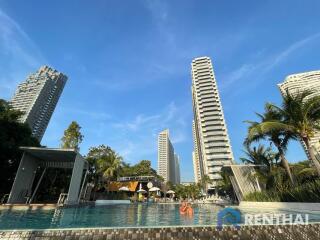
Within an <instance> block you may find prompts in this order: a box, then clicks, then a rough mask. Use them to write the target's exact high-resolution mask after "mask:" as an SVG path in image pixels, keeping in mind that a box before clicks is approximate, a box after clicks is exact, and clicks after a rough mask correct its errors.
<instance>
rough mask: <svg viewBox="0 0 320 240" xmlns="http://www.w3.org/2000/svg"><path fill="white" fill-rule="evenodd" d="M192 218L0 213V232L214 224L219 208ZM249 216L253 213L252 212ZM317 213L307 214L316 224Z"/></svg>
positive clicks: (136, 208) (122, 212)
mask: <svg viewBox="0 0 320 240" xmlns="http://www.w3.org/2000/svg"><path fill="white" fill-rule="evenodd" d="M193 209H194V215H193V216H187V215H180V212H179V205H178V204H147V203H143V204H128V205H109V206H99V207H82V208H63V209H56V210H27V211H21V210H19V211H13V210H10V211H9V210H4V211H0V229H31V228H32V229H37V228H38V229H48V228H77V227H130V226H131V227H134V226H170V225H171V226H173V225H174V226H177V225H215V224H216V222H217V213H218V211H219V210H221V207H219V206H215V205H209V204H203V205H193ZM252 213H253V212H252ZM319 220H320V214H319V213H317V214H309V221H310V222H314V221H317V222H319Z"/></svg>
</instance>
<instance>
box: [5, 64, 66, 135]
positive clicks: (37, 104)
mask: <svg viewBox="0 0 320 240" xmlns="http://www.w3.org/2000/svg"><path fill="white" fill-rule="evenodd" d="M67 79H68V78H67V76H65V75H64V74H62V73H60V72H58V71H56V70H54V69H52V68H50V67H48V66H43V67H41V68H40V69H39V70H38V71H37V72H36V73H34V74H31V75H30V76H28V78H27V79H26V81H24V82H22V83H21V84H19V86H18V88H17V90H16V92H15V94H14V96H13V98H12V100H11V101H10V104H11V106H12V107H13V108H14V109H17V110H20V111H22V112H23V116H22V117H21V119H20V121H21V122H23V123H25V122H26V123H28V125H29V126H30V128H31V131H32V135H33V136H35V137H36V138H37V139H38V140H39V141H41V139H42V137H43V135H44V132H45V130H46V128H47V126H48V124H49V121H50V118H51V116H52V114H53V111H54V109H55V107H56V105H57V102H58V100H59V98H60V95H61V93H62V90H63V88H64V86H65V83H66V81H67Z"/></svg>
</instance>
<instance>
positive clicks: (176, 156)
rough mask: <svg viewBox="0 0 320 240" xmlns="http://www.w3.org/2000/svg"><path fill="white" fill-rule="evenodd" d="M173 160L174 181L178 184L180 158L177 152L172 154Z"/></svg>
mask: <svg viewBox="0 0 320 240" xmlns="http://www.w3.org/2000/svg"><path fill="white" fill-rule="evenodd" d="M174 161H175V178H176V180H175V183H176V184H180V158H179V155H178V154H174Z"/></svg>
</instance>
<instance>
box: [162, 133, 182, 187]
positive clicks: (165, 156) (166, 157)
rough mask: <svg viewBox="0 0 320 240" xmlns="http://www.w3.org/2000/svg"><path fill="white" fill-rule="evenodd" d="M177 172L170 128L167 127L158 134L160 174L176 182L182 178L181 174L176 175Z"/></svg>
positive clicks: (165, 178)
mask: <svg viewBox="0 0 320 240" xmlns="http://www.w3.org/2000/svg"><path fill="white" fill-rule="evenodd" d="M179 171H180V170H179ZM176 172H177V166H176V158H175V154H174V148H173V146H172V143H171V141H170V137H169V129H166V130H163V131H162V132H160V133H159V135H158V174H159V175H160V176H162V177H163V178H164V181H165V182H168V181H170V182H172V183H173V184H176V183H177V179H178V178H180V176H176V175H177V173H176ZM179 175H180V172H179Z"/></svg>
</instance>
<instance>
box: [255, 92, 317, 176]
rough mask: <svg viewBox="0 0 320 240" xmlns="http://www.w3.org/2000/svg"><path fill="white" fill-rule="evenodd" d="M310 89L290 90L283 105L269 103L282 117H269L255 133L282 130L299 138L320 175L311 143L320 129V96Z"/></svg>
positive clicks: (270, 107) (269, 106) (284, 98)
mask: <svg viewBox="0 0 320 240" xmlns="http://www.w3.org/2000/svg"><path fill="white" fill-rule="evenodd" d="M311 94H312V92H310V91H302V92H297V93H295V94H291V93H290V92H289V91H287V92H286V94H285V95H284V97H283V102H282V106H281V107H278V106H276V105H274V104H271V103H269V104H267V107H268V108H269V109H270V110H271V111H272V112H274V113H276V114H277V115H279V116H281V118H280V119H270V120H269V119H267V120H266V121H263V122H262V123H260V124H259V127H258V129H257V130H253V131H252V132H250V133H249V135H250V136H251V135H255V133H259V134H264V133H268V132H270V131H280V132H284V133H287V134H290V135H293V136H295V137H296V138H299V139H300V140H301V141H302V142H303V144H304V145H305V147H306V150H307V152H308V155H309V158H310V160H311V161H312V164H313V166H314V167H315V169H316V171H317V173H318V175H319V176H320V163H319V161H318V160H317V159H316V157H315V153H314V151H313V148H312V146H311V144H310V138H311V137H313V136H314V133H315V132H316V131H317V130H320V96H312V95H311Z"/></svg>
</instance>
